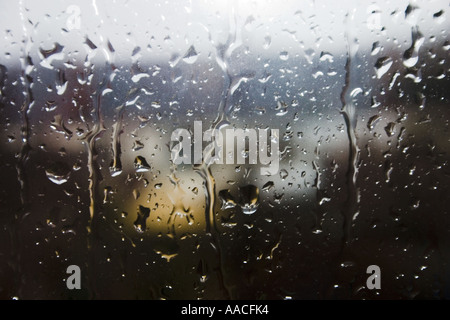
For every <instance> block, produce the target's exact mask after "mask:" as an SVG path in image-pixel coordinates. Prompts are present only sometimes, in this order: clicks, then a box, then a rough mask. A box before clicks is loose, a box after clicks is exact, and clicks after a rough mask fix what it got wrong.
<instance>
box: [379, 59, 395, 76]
mask: <svg viewBox="0 0 450 320" xmlns="http://www.w3.org/2000/svg"><path fill="white" fill-rule="evenodd" d="M392 63H393V61H392V58H390V57H381V58H379V59H378V60H377V62H376V63H375V72H376V74H377V78H378V79H380V78H381V77H382V76H383V75H384V74H385V73H386V72H388V71H389V69H390V68H391V66H392Z"/></svg>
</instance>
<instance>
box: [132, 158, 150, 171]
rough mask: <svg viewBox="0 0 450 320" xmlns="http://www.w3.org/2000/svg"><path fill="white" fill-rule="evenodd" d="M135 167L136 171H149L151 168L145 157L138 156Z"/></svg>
mask: <svg viewBox="0 0 450 320" xmlns="http://www.w3.org/2000/svg"><path fill="white" fill-rule="evenodd" d="M134 168H135V169H136V172H147V171H149V170H150V165H149V164H148V163H147V160H145V158H144V157H142V156H137V157H136V158H135V159H134Z"/></svg>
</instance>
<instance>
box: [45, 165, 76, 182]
mask: <svg viewBox="0 0 450 320" xmlns="http://www.w3.org/2000/svg"><path fill="white" fill-rule="evenodd" d="M70 173H71V169H70V167H69V166H68V165H67V164H66V163H64V162H55V163H53V164H52V165H51V166H50V167H49V168H47V169H46V170H45V174H46V175H47V178H48V179H49V180H50V181H51V182H53V183H55V184H58V185H59V184H63V183H66V182H67V181H68V180H69V177H70Z"/></svg>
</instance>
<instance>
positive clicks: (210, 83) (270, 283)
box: [0, 0, 450, 299]
mask: <svg viewBox="0 0 450 320" xmlns="http://www.w3.org/2000/svg"><path fill="white" fill-rule="evenodd" d="M0 7H1V10H0V32H1V37H0V39H1V40H0V41H1V47H0V126H1V130H0V148H1V153H0V157H1V158H0V166H1V173H2V179H1V182H0V185H1V187H0V201H1V202H0V203H1V206H0V227H1V232H0V298H1V299H448V298H450V266H449V262H450V250H449V248H450V221H449V218H448V215H449V211H448V210H449V209H448V208H449V207H450V202H449V197H448V196H449V187H450V168H449V159H450V155H449V152H450V143H449V142H450V141H449V139H450V135H449V120H450V110H449V99H450V92H449V91H448V88H449V84H450V81H449V80H450V78H449V71H450V61H449V50H450V36H449V34H448V31H449V30H450V20H449V19H450V18H449V10H450V8H449V3H448V1H441V0H439V1H437V0H435V1H346V2H345V3H340V2H338V1H331V0H317V1H301V2H300V1H294V0H286V1H282V2H280V1H271V0H263V1H250V0H248V1H247V0H246V1H226V0H214V1H207V0H198V1H196V0H175V1H136V0H130V1H125V0H123V1H112V2H111V1H101V0H92V1H78V2H77V3H73V2H71V1H66V0H64V1H58V2H50V1H46V2H45V1H44V2H37V1H26V0H22V1H18V2H14V3H12V2H6V1H1V2H0ZM194 121H202V123H203V129H204V130H206V129H207V128H214V127H220V128H241V129H244V128H252V129H267V130H270V129H278V130H279V137H272V138H273V139H279V143H280V170H279V172H278V173H277V174H276V175H272V176H265V175H261V172H260V170H259V169H260V166H259V165H257V164H256V165H253V164H242V165H238V164H236V165H218V164H213V165H211V166H206V165H196V166H193V165H179V166H175V165H173V164H172V163H171V161H170V160H171V158H170V147H171V145H172V144H171V141H170V138H171V133H172V132H173V131H174V130H175V129H177V128H183V129H187V130H190V131H191V132H192V131H193V128H194ZM204 145H205V144H204ZM69 265H78V266H79V267H80V269H81V290H68V289H67V287H66V283H65V279H66V278H67V277H68V276H69V275H68V274H67V273H66V269H67V267H68V266H69ZM369 265H378V266H379V267H380V270H381V289H379V290H369V289H368V288H367V287H366V280H367V277H368V276H369V275H368V274H367V273H366V269H367V267H368V266H369Z"/></svg>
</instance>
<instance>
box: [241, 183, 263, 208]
mask: <svg viewBox="0 0 450 320" xmlns="http://www.w3.org/2000/svg"><path fill="white" fill-rule="evenodd" d="M239 191H240V193H239V195H240V199H239V206H240V207H241V209H242V212H243V213H245V214H253V213H255V212H256V210H257V209H258V206H259V189H258V187H256V186H254V185H247V186H244V187H240V188H239Z"/></svg>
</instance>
